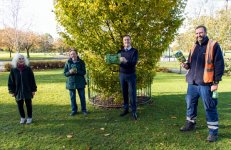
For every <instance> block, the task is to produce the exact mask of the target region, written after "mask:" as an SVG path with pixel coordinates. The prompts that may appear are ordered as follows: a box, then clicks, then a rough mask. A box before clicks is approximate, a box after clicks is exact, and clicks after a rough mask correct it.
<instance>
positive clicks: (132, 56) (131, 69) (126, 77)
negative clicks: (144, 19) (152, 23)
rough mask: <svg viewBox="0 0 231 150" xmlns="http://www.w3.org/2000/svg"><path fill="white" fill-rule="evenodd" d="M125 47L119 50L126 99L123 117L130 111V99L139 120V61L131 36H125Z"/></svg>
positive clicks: (121, 82)
mask: <svg viewBox="0 0 231 150" xmlns="http://www.w3.org/2000/svg"><path fill="white" fill-rule="evenodd" d="M123 45H124V47H123V48H122V49H121V50H119V51H118V53H120V54H121V57H120V69H119V70H120V75H119V78H120V84H121V88H122V94H123V99H124V111H123V112H122V113H121V114H120V116H121V117H123V116H125V115H127V114H128V113H129V99H130V104H131V110H132V117H133V119H134V120H137V113H136V64H137V61H138V51H137V50H136V49H135V48H133V47H132V46H131V37H130V36H129V35H125V36H124V37H123Z"/></svg>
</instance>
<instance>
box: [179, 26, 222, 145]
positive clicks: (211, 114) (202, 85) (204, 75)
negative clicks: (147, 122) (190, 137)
mask: <svg viewBox="0 0 231 150" xmlns="http://www.w3.org/2000/svg"><path fill="white" fill-rule="evenodd" d="M195 31H196V32H195V33H196V43H195V45H194V46H193V48H192V49H191V50H190V53H189V57H188V61H187V63H182V64H181V66H182V67H184V68H185V69H187V70H188V73H187V75H186V80H187V82H188V90H187V95H186V103H187V111H186V124H185V126H183V127H181V128H180V131H183V132H184V131H191V130H194V129H195V126H196V117H197V105H198V99H199V97H201V99H202V101H203V104H204V109H205V112H206V121H207V126H208V128H209V135H208V137H207V141H209V142H215V141H216V140H217V138H218V113H217V108H216V106H217V101H218V100H217V98H213V97H212V93H213V91H216V90H217V89H218V84H219V81H221V79H222V75H223V73H224V58H223V54H222V51H221V48H220V46H219V44H218V43H217V42H216V41H213V40H211V39H209V38H208V36H207V29H206V27H205V26H198V27H197V28H196V30H195Z"/></svg>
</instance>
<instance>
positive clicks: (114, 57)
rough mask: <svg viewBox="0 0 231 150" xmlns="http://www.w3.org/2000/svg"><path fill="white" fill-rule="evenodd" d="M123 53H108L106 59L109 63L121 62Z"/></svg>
mask: <svg viewBox="0 0 231 150" xmlns="http://www.w3.org/2000/svg"><path fill="white" fill-rule="evenodd" d="M120 57H121V54H120V53H119V54H106V56H105V61H106V63H107V64H120Z"/></svg>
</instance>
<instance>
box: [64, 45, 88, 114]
mask: <svg viewBox="0 0 231 150" xmlns="http://www.w3.org/2000/svg"><path fill="white" fill-rule="evenodd" d="M69 56H70V58H69V59H68V61H67V62H66V64H65V67H64V75H65V76H66V77H67V82H66V88H67V89H68V90H69V92H70V98H71V108H72V112H71V114H70V115H71V116H74V115H76V114H77V112H78V107H77V103H76V90H77V91H78V94H79V98H80V102H81V110H82V113H83V114H84V115H86V114H87V110H86V98H85V91H84V89H85V85H86V81H85V78H84V75H85V74H86V68H85V63H84V61H83V60H82V59H80V58H79V57H78V54H77V51H76V50H75V49H72V48H71V49H70V51H69Z"/></svg>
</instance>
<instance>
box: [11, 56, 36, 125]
mask: <svg viewBox="0 0 231 150" xmlns="http://www.w3.org/2000/svg"><path fill="white" fill-rule="evenodd" d="M11 64H12V69H11V71H10V75H9V79H8V90H9V93H10V94H11V95H12V96H13V97H15V99H16V102H17V105H18V110H19V114H20V116H21V119H20V124H24V123H26V124H30V123H32V98H33V96H34V95H35V92H36V91H37V86H36V83H35V77H34V73H33V71H32V70H31V68H30V67H29V60H28V59H27V58H26V57H25V56H23V55H21V54H19V53H17V54H16V55H15V56H14V58H13V60H12V63H11ZM24 102H25V103H26V108H27V115H28V118H27V119H26V118H25V112H24V108H23V107H24Z"/></svg>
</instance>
